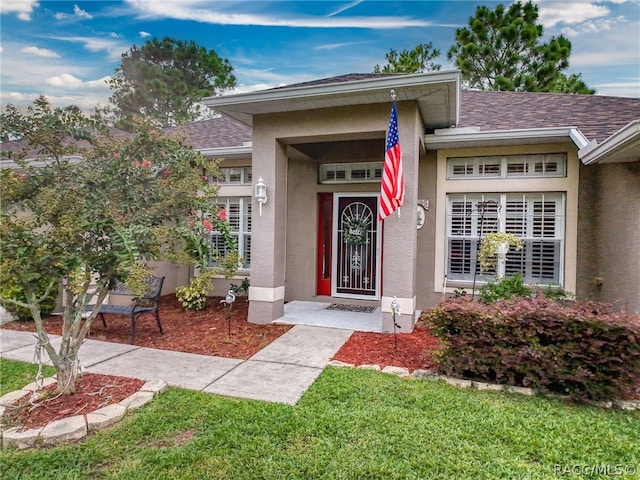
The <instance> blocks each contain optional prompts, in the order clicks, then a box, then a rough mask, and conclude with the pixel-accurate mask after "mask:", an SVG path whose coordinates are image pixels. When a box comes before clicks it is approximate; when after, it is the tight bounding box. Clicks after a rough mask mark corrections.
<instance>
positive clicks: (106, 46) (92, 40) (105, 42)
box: [51, 37, 129, 61]
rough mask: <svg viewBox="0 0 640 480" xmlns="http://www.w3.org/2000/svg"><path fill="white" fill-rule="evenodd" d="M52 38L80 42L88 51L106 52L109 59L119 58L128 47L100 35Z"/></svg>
mask: <svg viewBox="0 0 640 480" xmlns="http://www.w3.org/2000/svg"><path fill="white" fill-rule="evenodd" d="M51 38H53V39H54V40H62V41H64V42H72V43H82V44H83V46H84V48H85V49H86V50H88V51H90V52H94V53H96V52H102V51H104V52H106V53H107V56H108V59H109V60H111V61H115V60H119V59H120V57H121V55H122V52H125V51H127V50H128V49H129V45H125V44H124V43H120V42H117V41H115V40H113V39H108V38H100V37H51Z"/></svg>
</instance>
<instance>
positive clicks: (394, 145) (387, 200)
mask: <svg viewBox="0 0 640 480" xmlns="http://www.w3.org/2000/svg"><path fill="white" fill-rule="evenodd" d="M403 203H404V175H403V174H402V150H401V149H400V140H399V136H398V112H397V110H396V102H393V104H392V105H391V116H390V118H389V130H388V131H387V145H386V151H385V156H384V169H383V171H382V182H381V185H380V208H379V209H378V219H379V220H384V219H385V218H387V217H388V216H389V215H391V214H392V213H393V212H394V211H396V210H397V209H398V208H400V206H401V205H402V204H403Z"/></svg>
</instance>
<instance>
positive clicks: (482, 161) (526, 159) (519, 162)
mask: <svg viewBox="0 0 640 480" xmlns="http://www.w3.org/2000/svg"><path fill="white" fill-rule="evenodd" d="M566 163H567V157H566V155H565V154H563V153H551V154H539V155H505V156H490V157H463V158H449V159H447V178H448V179H449V180H458V179H474V178H512V177H564V176H565V172H566Z"/></svg>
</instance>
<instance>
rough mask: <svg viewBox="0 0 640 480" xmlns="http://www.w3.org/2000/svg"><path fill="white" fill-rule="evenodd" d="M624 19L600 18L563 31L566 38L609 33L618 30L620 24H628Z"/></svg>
mask: <svg viewBox="0 0 640 480" xmlns="http://www.w3.org/2000/svg"><path fill="white" fill-rule="evenodd" d="M626 22H627V20H625V18H624V17H622V16H620V17H617V18H599V19H597V20H590V21H588V22H584V23H581V24H579V25H576V26H574V27H565V28H563V29H562V34H563V35H564V36H566V37H570V36H571V37H576V36H579V35H582V34H587V35H591V34H595V33H599V32H607V31H610V30H612V29H613V28H614V27H615V28H617V27H618V26H619V25H620V24H622V23H626Z"/></svg>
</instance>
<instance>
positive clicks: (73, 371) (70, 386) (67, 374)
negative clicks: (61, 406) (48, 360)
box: [56, 357, 78, 395]
mask: <svg viewBox="0 0 640 480" xmlns="http://www.w3.org/2000/svg"><path fill="white" fill-rule="evenodd" d="M56 370H57V372H56V374H57V377H58V386H57V388H56V394H60V395H73V394H74V393H76V378H77V376H78V368H77V366H76V359H75V358H74V359H71V358H69V357H66V358H63V359H62V360H61V362H60V364H59V365H56Z"/></svg>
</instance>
